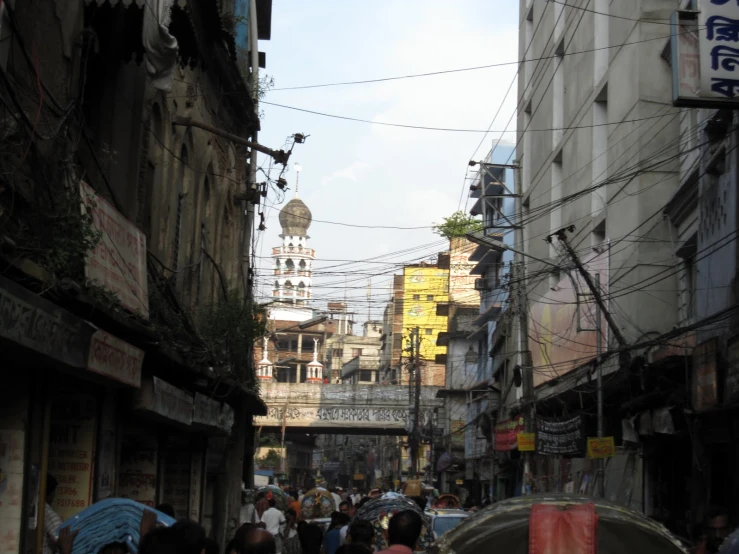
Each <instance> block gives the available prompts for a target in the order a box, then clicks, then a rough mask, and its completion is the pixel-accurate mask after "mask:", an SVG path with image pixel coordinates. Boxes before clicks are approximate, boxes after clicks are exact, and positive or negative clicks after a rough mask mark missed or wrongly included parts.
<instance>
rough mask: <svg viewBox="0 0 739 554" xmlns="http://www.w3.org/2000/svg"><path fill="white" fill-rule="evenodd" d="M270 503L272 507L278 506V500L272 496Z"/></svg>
mask: <svg viewBox="0 0 739 554" xmlns="http://www.w3.org/2000/svg"><path fill="white" fill-rule="evenodd" d="M268 504H269V507H270V508H274V507H275V506H277V501H276V500H275V499H274V498H270V499H269V502H268Z"/></svg>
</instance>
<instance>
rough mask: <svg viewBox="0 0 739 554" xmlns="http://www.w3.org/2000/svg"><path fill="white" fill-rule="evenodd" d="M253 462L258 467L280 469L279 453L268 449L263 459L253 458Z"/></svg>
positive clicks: (280, 458)
mask: <svg viewBox="0 0 739 554" xmlns="http://www.w3.org/2000/svg"><path fill="white" fill-rule="evenodd" d="M254 461H255V462H256V465H257V466H258V467H263V468H275V467H280V462H282V457H281V456H280V453H279V452H277V451H276V450H273V449H271V448H270V449H269V450H268V451H267V453H266V454H265V455H264V456H263V457H261V458H255V459H254Z"/></svg>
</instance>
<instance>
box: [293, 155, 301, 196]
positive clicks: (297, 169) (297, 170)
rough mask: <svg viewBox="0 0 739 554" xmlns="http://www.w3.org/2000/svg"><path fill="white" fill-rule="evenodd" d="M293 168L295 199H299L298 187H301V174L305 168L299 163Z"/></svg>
mask: <svg viewBox="0 0 739 554" xmlns="http://www.w3.org/2000/svg"><path fill="white" fill-rule="evenodd" d="M293 167H294V168H295V198H297V197H298V187H300V172H301V171H302V169H303V167H302V166H301V165H300V164H299V163H296V164H295V165H293Z"/></svg>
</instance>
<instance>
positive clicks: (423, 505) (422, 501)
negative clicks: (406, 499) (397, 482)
mask: <svg viewBox="0 0 739 554" xmlns="http://www.w3.org/2000/svg"><path fill="white" fill-rule="evenodd" d="M411 500H413V502H415V503H416V504H418V507H419V508H421V511H424V510H425V509H426V504H428V500H426V497H425V496H412V497H411Z"/></svg>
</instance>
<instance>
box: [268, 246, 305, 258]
mask: <svg viewBox="0 0 739 554" xmlns="http://www.w3.org/2000/svg"><path fill="white" fill-rule="evenodd" d="M272 254H273V255H276V254H295V255H297V256H310V257H314V256H315V255H316V251H315V250H313V249H312V248H304V247H302V246H276V247H274V248H272Z"/></svg>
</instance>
